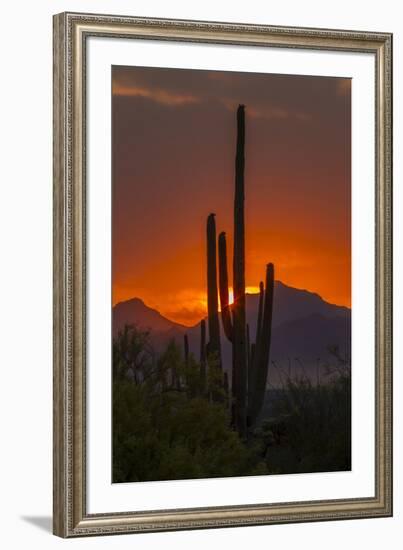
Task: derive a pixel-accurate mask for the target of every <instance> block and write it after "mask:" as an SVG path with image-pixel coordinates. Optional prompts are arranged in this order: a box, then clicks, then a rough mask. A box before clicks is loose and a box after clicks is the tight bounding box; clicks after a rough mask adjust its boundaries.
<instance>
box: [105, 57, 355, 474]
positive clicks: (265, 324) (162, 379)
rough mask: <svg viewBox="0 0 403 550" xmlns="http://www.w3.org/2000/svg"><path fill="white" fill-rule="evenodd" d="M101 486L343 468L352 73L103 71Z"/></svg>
mask: <svg viewBox="0 0 403 550" xmlns="http://www.w3.org/2000/svg"><path fill="white" fill-rule="evenodd" d="M111 88H112V89H111V124H112V136H111V148H112V150H111V163H112V173H111V196H112V205H111V210H112V211H111V219H112V235H111V243H112V244H111V255H112V289H111V296H112V303H111V308H112V316H111V318H112V327H111V340H112V346H111V349H112V358H111V365H112V369H111V370H112V433H111V438H112V483H129V482H149V481H166V480H186V479H200V478H218V477H239V476H258V475H265V476H268V475H278V474H306V473H315V472H339V471H350V470H351V374H352V369H354V365H352V364H351V363H352V362H351V302H352V300H351V287H352V284H351V263H352V262H351V248H352V247H351V233H352V223H351V217H352V212H351V196H352V189H351V133H352V125H351V103H352V95H351V93H352V88H351V78H347V77H346V78H341V77H330V76H310V75H293V74H290V75H287V74H272V73H269V72H267V73H256V72H236V71H219V70H199V69H182V68H181V69H179V68H178V69H177V68H164V67H147V66H125V65H112V67H111Z"/></svg>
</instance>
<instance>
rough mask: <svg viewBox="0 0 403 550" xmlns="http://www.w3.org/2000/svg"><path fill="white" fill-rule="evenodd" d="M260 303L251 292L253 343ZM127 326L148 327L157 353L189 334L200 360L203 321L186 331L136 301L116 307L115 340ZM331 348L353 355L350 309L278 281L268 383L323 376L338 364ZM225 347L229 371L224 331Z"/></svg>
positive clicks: (227, 364) (248, 311) (249, 318)
mask: <svg viewBox="0 0 403 550" xmlns="http://www.w3.org/2000/svg"><path fill="white" fill-rule="evenodd" d="M258 304H259V295H258V294H247V296H246V316H247V322H248V323H249V326H250V334H251V339H252V341H253V340H254V337H253V335H254V334H255V332H256V324H257V313H258ZM125 324H135V325H136V326H138V327H139V328H142V329H149V330H150V331H151V338H152V342H153V345H154V347H155V349H156V351H157V352H160V351H162V350H164V349H165V347H166V345H167V344H168V342H169V340H171V339H172V338H174V339H175V340H176V341H177V343H178V344H179V345H182V343H183V336H184V334H185V333H186V334H187V335H188V339H189V349H190V351H191V352H192V353H194V355H195V357H196V358H198V357H199V353H200V351H199V350H200V323H197V324H196V325H195V326H193V327H185V326H184V325H181V324H179V323H175V322H174V321H170V320H169V319H167V318H166V317H164V316H163V315H161V314H160V313H159V312H158V311H157V310H155V309H152V308H149V307H148V306H147V305H145V304H144V302H143V301H142V300H141V299H140V298H133V299H131V300H127V301H125V302H120V303H118V304H116V305H115V307H114V308H113V334H114V336H116V334H117V332H118V331H119V330H120V329H121V328H123V326H124V325H125ZM331 346H338V348H339V352H340V354H342V355H343V356H345V357H347V358H349V357H350V347H351V310H350V309H348V308H346V307H342V306H337V305H333V304H330V303H328V302H325V301H324V300H323V299H322V298H321V297H320V296H319V295H318V294H315V293H312V292H308V291H306V290H299V289H296V288H292V287H289V286H286V285H284V284H283V283H281V282H280V281H275V285H274V304H273V332H272V346H271V353H270V360H271V365H270V370H269V383H271V384H272V385H274V386H277V385H279V383H281V378H282V376H283V375H284V374H285V373H290V374H291V375H294V374H298V373H301V374H302V373H303V374H304V375H307V376H309V377H310V378H312V379H315V378H316V377H320V378H322V376H323V375H324V371H325V365H326V364H335V363H336V360H335V358H334V356H333V355H332V354H331V353H330V351H329V348H330V347H331ZM221 348H222V356H223V364H224V368H225V369H226V370H228V372H230V370H231V368H230V366H231V347H230V345H229V343H228V341H227V339H226V338H225V335H224V331H223V330H222V331H221Z"/></svg>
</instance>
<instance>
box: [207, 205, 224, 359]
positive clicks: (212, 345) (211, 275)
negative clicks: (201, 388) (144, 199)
mask: <svg viewBox="0 0 403 550" xmlns="http://www.w3.org/2000/svg"><path fill="white" fill-rule="evenodd" d="M216 242H217V239H216V226H215V214H210V215H209V216H208V218H207V314H208V331H209V342H208V345H207V350H208V354H209V355H211V354H214V355H215V356H216V357H217V359H218V362H219V364H220V365H221V342H220V322H219V317H218V287H217V244H216Z"/></svg>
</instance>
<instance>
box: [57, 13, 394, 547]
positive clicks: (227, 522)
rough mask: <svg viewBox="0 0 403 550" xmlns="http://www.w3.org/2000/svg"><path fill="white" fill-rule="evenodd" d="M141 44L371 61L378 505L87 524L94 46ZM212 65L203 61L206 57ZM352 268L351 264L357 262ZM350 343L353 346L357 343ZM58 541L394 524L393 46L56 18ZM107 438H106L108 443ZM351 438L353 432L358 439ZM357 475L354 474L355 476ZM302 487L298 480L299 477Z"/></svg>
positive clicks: (152, 22)
mask: <svg viewBox="0 0 403 550" xmlns="http://www.w3.org/2000/svg"><path fill="white" fill-rule="evenodd" d="M93 38H102V39H104V40H106V41H108V40H109V41H144V42H151V43H154V42H155V43H159V44H167V43H175V44H198V45H200V46H203V45H204V46H206V47H207V46H208V45H215V46H231V47H233V48H236V47H239V48H251V49H253V48H267V49H270V48H275V49H277V50H278V51H284V50H287V51H288V52H291V54H292V53H293V52H298V51H314V52H317V51H321V52H337V53H349V54H357V55H360V56H370V57H371V58H373V59H374V90H375V98H374V105H375V110H374V113H373V117H374V129H375V132H374V136H373V138H374V152H375V154H374V157H373V158H370V159H368V162H369V163H370V164H371V166H372V167H374V175H375V178H374V179H375V182H374V183H375V185H374V187H375V193H374V197H373V200H374V205H375V216H374V219H375V224H374V227H368V232H370V233H371V234H373V236H374V243H375V244H374V248H375V262H374V266H373V268H374V269H373V279H374V281H375V285H374V288H373V293H374V304H375V307H374V319H375V326H374V334H375V336H374V341H375V346H374V348H375V349H374V354H373V355H374V374H375V376H374V378H375V379H374V399H373V411H374V420H373V423H371V425H373V428H374V442H375V445H374V448H373V460H374V475H373V482H374V483H373V494H372V495H371V496H368V495H360V494H357V495H356V496H354V497H348V498H334V497H329V498H328V499H327V498H324V499H323V498H321V499H315V500H306V499H303V498H302V499H300V500H299V499H294V500H293V501H284V502H283V501H279V502H269V501H268V502H267V503H265V502H263V503H262V502H255V503H247V504H243V503H242V502H239V503H236V504H234V503H231V504H228V505H214V504H213V503H212V504H211V505H208V506H197V507H195V506H189V507H182V508H178V507H175V506H173V507H172V508H166V507H165V508H163V509H152V508H149V507H146V508H145V509H142V510H141V509H140V510H136V511H132V510H130V509H128V510H125V511H117V510H114V509H111V510H108V511H104V512H99V513H98V512H97V513H94V512H92V511H91V510H89V508H88V468H89V462H88V445H89V443H88V442H89V439H90V438H89V434H88V425H87V414H88V403H87V395H88V393H87V392H88V384H89V379H88V377H87V361H88V354H87V331H88V322H89V317H88V314H87V308H88V302H87V293H88V269H87V267H88V266H87V246H88V241H87V222H88V215H87V209H88V201H95V200H96V198H95V197H94V196H93V194H88V193H87V186H86V181H87V166H88V159H87V150H88V143H87V140H88V135H87V133H86V132H87V122H88V113H87V111H88V109H89V108H90V105H89V104H88V96H87V80H86V79H87V75H88V73H89V69H90V66H89V65H90V64H91V59H90V58H88V55H87V54H88V44H89V40H91V39H93ZM206 55H207V53H206ZM353 264H354V256H353ZM353 338H354V336H353ZM53 414H54V497H53V498H54V533H55V534H56V535H58V536H61V537H78V536H87V535H106V534H120V533H136V532H150V531H171V530H181V529H201V528H213V527H231V526H232V527H233V526H247V525H261V524H272V523H289V522H303V521H321V520H332V519H358V518H369V517H371V518H373V517H386V516H390V515H392V35H391V34H389V33H381V32H379V33H375V32H358V31H348V30H329V29H309V28H295V27H276V26H266V25H262V26H257V25H241V24H232V23H215V22H206V21H184V20H167V19H146V18H137V17H122V16H112V15H92V14H79V13H62V14H58V15H55V16H54V410H53ZM105 437H110V434H109V433H108V434H105ZM352 437H353V438H354V432H353V436H352ZM353 467H354V465H353ZM301 475H304V474H301Z"/></svg>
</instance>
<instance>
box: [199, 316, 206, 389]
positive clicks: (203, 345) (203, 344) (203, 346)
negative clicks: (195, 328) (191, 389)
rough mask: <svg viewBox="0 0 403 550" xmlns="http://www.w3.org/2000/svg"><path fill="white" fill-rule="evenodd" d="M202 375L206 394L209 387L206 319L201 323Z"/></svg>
mask: <svg viewBox="0 0 403 550" xmlns="http://www.w3.org/2000/svg"><path fill="white" fill-rule="evenodd" d="M200 375H201V382H202V390H203V392H204V391H206V387H207V361H206V321H205V320H204V319H202V320H201V322H200Z"/></svg>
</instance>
